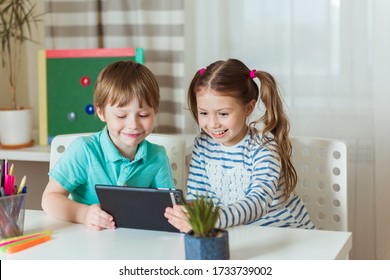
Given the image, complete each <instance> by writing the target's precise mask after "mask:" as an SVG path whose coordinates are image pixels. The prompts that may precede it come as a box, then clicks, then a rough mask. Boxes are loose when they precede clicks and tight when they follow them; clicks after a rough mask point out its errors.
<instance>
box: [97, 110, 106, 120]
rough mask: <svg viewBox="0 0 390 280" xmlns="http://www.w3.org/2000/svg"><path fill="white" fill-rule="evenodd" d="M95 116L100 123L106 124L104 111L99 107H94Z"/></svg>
mask: <svg viewBox="0 0 390 280" xmlns="http://www.w3.org/2000/svg"><path fill="white" fill-rule="evenodd" d="M96 114H97V115H98V117H99V119H100V120H101V121H102V122H106V118H105V117H104V110H102V109H101V108H100V107H96Z"/></svg>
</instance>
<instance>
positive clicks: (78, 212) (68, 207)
mask: <svg viewBox="0 0 390 280" xmlns="http://www.w3.org/2000/svg"><path fill="white" fill-rule="evenodd" d="M68 195H69V192H68V191H67V190H66V189H64V188H63V187H62V186H61V184H60V183H58V182H57V181H56V180H54V179H50V181H49V183H48V184H47V186H46V189H45V191H44V192H43V196H42V209H43V210H44V211H45V212H46V213H47V214H48V215H50V216H53V217H55V218H58V219H62V220H66V221H70V222H75V223H81V224H85V225H86V226H87V227H88V228H90V229H93V230H100V229H103V228H115V223H114V221H113V217H112V216H111V215H109V214H108V213H106V212H104V211H103V210H101V208H100V206H99V205H97V204H94V205H91V206H88V205H85V204H81V203H77V202H75V201H73V200H71V199H69V198H68Z"/></svg>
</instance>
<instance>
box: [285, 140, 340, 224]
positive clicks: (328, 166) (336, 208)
mask: <svg viewBox="0 0 390 280" xmlns="http://www.w3.org/2000/svg"><path fill="white" fill-rule="evenodd" d="M291 142H292V147H293V156H292V162H293V165H294V167H295V169H296V171H297V173H298V184H297V186H296V189H295V192H296V193H297V194H298V195H299V196H300V197H301V199H302V200H303V202H304V204H305V205H306V207H307V210H308V212H309V215H310V218H311V220H312V222H313V223H314V225H315V226H316V228H317V229H323V230H336V231H348V199H347V197H348V196H347V191H348V189H347V146H346V144H345V143H344V142H343V141H342V140H336V139H324V138H312V137H291Z"/></svg>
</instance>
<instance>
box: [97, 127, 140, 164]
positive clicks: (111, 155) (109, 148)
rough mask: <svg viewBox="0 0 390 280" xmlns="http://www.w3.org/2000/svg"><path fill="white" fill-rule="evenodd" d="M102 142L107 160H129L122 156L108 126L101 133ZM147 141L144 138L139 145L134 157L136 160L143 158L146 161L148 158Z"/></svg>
mask: <svg viewBox="0 0 390 280" xmlns="http://www.w3.org/2000/svg"><path fill="white" fill-rule="evenodd" d="M100 143H101V148H102V151H103V154H104V157H105V160H106V161H109V162H115V161H118V160H128V161H129V159H128V158H125V157H124V156H122V154H121V153H120V152H119V151H118V149H117V148H116V147H115V145H114V143H112V141H111V139H110V136H109V135H108V129H107V126H105V127H104V129H103V131H102V132H101V134H100ZM147 150H148V149H147V141H145V140H143V141H142V142H141V143H140V144H139V145H138V149H137V152H136V154H135V157H134V161H137V160H143V161H145V160H146V158H147Z"/></svg>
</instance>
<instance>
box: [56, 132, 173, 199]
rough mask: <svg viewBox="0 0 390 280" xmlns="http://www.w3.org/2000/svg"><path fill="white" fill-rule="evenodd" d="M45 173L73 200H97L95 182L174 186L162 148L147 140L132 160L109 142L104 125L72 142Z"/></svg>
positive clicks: (141, 144)
mask: <svg viewBox="0 0 390 280" xmlns="http://www.w3.org/2000/svg"><path fill="white" fill-rule="evenodd" d="M49 176H50V177H51V178H53V179H55V180H56V181H57V182H58V183H60V184H61V185H62V186H63V187H64V188H65V189H66V190H67V191H69V192H70V198H71V199H72V200H74V201H76V202H79V203H83V204H87V205H91V204H95V203H97V204H99V200H98V197H97V195H96V191H95V185H96V184H100V185H118V186H123V185H126V186H132V187H141V188H175V185H174V182H173V176H172V171H171V168H170V163H169V159H168V156H167V153H166V151H165V148H164V147H163V146H160V145H156V144H152V143H150V142H148V141H147V140H144V141H142V142H141V143H140V144H139V145H138V149H137V153H136V155H135V158H134V160H133V161H130V159H128V158H126V157H124V156H122V155H121V154H120V152H119V151H118V149H117V148H116V147H115V146H114V144H113V143H112V141H111V139H110V137H109V135H108V131H107V127H105V128H104V129H103V131H101V132H98V133H95V134H92V135H90V136H82V137H79V138H77V139H76V140H75V141H73V142H72V144H71V145H69V147H68V148H67V149H66V151H65V153H64V154H63V155H62V156H61V157H60V158H59V160H58V162H57V163H56V165H55V166H54V167H53V168H52V169H51V170H50V172H49Z"/></svg>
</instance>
